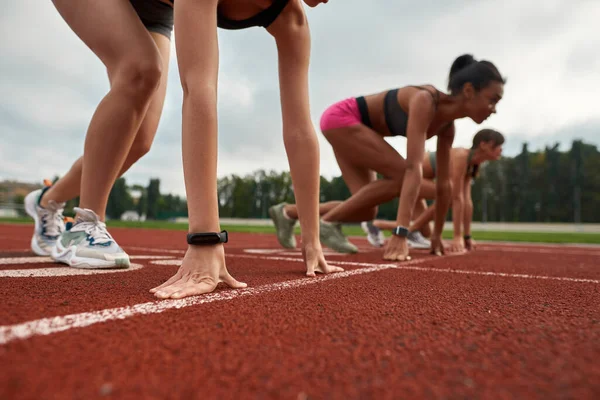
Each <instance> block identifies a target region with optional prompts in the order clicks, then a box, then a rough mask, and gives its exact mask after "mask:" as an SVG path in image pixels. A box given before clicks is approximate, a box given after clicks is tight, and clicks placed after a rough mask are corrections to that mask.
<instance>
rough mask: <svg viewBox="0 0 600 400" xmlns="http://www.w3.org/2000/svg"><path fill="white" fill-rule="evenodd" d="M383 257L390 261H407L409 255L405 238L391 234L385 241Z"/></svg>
mask: <svg viewBox="0 0 600 400" xmlns="http://www.w3.org/2000/svg"><path fill="white" fill-rule="evenodd" d="M383 259H384V260H390V261H409V260H410V259H411V257H410V256H409V255H408V243H407V242H406V238H403V237H399V236H392V238H391V239H390V240H388V241H387V243H386V246H385V250H384V252H383Z"/></svg>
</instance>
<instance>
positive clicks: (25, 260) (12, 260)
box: [0, 255, 174, 265]
mask: <svg viewBox="0 0 600 400" xmlns="http://www.w3.org/2000/svg"><path fill="white" fill-rule="evenodd" d="M173 257H174V256H145V255H139V256H129V258H130V259H132V260H160V259H165V258H173ZM55 262H56V261H54V260H53V259H51V258H50V257H7V258H0V265H20V264H45V263H55Z"/></svg>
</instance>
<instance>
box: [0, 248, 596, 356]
mask: <svg viewBox="0 0 600 400" xmlns="http://www.w3.org/2000/svg"><path fill="white" fill-rule="evenodd" d="M234 256H236V257H245V258H254V259H263V260H276V261H293V262H302V261H303V260H302V259H301V258H287V257H256V256H251V255H234ZM434 259H435V260H442V259H441V258H436V257H430V258H424V259H418V260H413V261H409V262H405V263H402V264H369V263H361V262H348V261H345V262H335V264H340V265H342V264H343V265H352V266H363V267H365V268H360V269H354V270H349V271H344V272H339V273H335V274H331V275H325V276H319V277H316V278H302V279H297V280H292V281H287V282H279V283H272V284H267V285H263V286H258V287H256V288H246V289H235V290H227V291H223V292H219V293H210V294H207V295H202V296H193V297H188V298H185V299H181V300H162V301H156V302H148V303H142V304H136V305H133V306H128V307H119V308H113V309H105V310H99V311H92V312H85V313H79V314H71V315H65V316H58V317H53V318H42V319H38V320H34V321H29V322H24V323H20V324H15V325H7V326H0V345H2V344H7V343H9V342H12V341H13V340H17V339H28V338H30V337H33V336H38V335H50V334H53V333H58V332H63V331H66V330H69V329H72V328H83V327H86V326H90V325H94V324H97V323H102V322H106V321H112V320H122V319H126V318H130V317H133V316H136V315H148V314H157V313H162V312H164V311H167V310H170V309H180V308H185V307H190V306H195V305H200V304H206V303H212V302H215V301H227V300H232V299H235V298H240V297H244V296H251V295H258V294H263V293H269V292H273V291H277V290H285V289H293V288H299V287H303V286H308V285H313V284H317V283H321V282H325V281H332V280H335V279H341V278H346V277H350V276H356V275H362V274H367V273H371V272H377V271H383V270H387V269H401V270H412V271H421V272H437V273H454V274H467V275H483V276H497V277H508V278H524V279H542V280H558V281H569V282H581V283H594V284H600V280H594V279H577V278H564V277H552V276H537V275H526V274H509V273H501V272H485V271H465V270H453V269H440V268H426V267H418V266H417V265H418V264H421V263H424V262H427V261H431V260H434ZM173 261H177V260H162V261H161V260H157V261H152V263H159V262H160V263H163V262H165V263H166V262H173Z"/></svg>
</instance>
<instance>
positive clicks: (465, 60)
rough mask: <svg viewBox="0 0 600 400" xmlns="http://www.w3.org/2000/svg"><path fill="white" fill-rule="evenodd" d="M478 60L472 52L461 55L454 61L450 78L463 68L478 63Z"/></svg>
mask: <svg viewBox="0 0 600 400" xmlns="http://www.w3.org/2000/svg"><path fill="white" fill-rule="evenodd" d="M476 62H477V60H475V58H474V57H473V56H472V55H471V54H463V55H462V56H459V57H458V58H457V59H456V60H454V62H453V63H452V67H450V76H449V78H452V75H454V74H456V73H457V72H458V71H460V70H461V69H463V68H465V67H467V66H469V65H471V64H473V63H476Z"/></svg>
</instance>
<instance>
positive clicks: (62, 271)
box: [0, 264, 143, 278]
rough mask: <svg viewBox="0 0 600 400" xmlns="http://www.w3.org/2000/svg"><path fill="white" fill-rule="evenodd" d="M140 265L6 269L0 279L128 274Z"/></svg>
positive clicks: (2, 271)
mask: <svg viewBox="0 0 600 400" xmlns="http://www.w3.org/2000/svg"><path fill="white" fill-rule="evenodd" d="M142 268H143V266H142V265H140V264H131V265H130V266H129V268H112V269H82V268H71V267H57V268H36V269H6V270H0V278H48V277H53V276H76V275H98V274H115V273H120V272H130V271H135V270H138V269H142Z"/></svg>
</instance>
